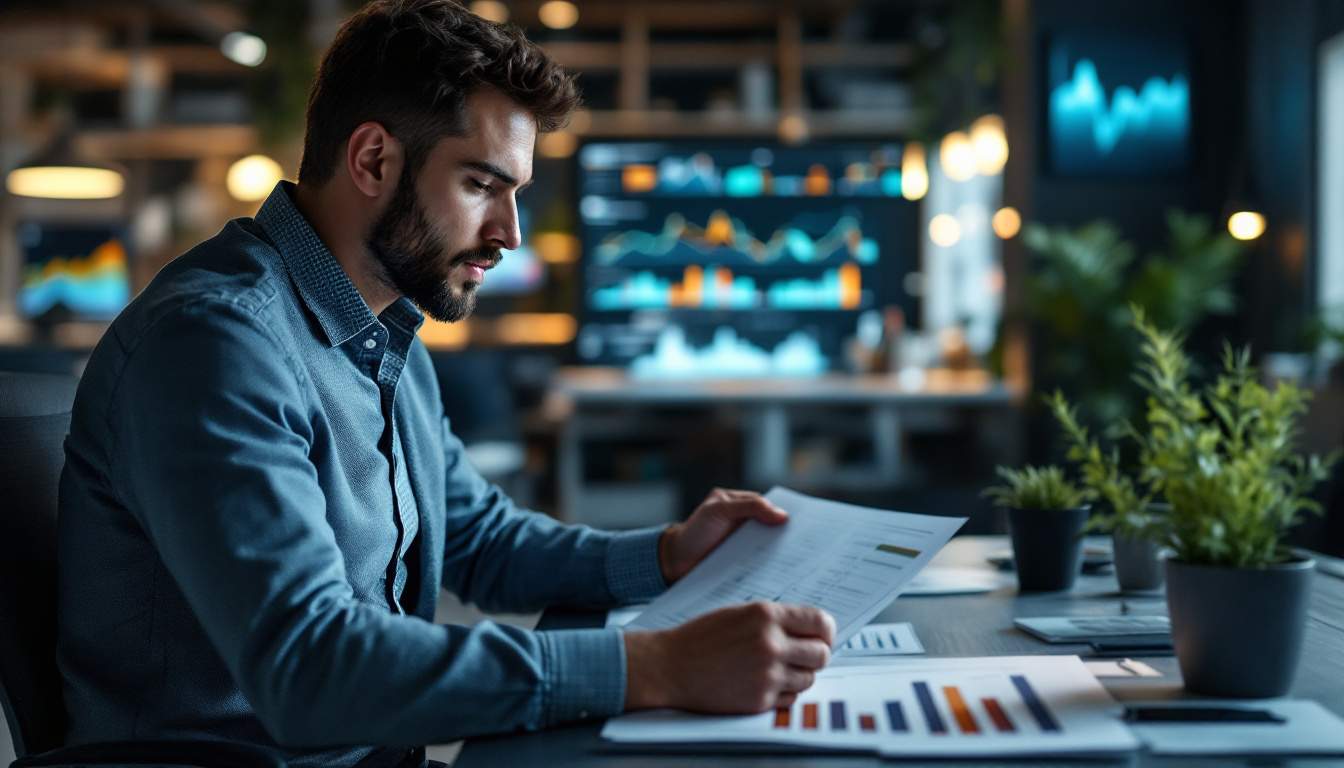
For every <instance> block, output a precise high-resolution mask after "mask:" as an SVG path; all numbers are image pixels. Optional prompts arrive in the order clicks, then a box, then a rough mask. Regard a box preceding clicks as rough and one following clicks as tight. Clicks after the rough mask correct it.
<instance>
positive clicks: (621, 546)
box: [607, 526, 667, 603]
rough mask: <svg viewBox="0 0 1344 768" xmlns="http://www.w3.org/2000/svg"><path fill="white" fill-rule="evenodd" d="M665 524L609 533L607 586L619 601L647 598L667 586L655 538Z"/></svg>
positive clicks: (658, 535)
mask: <svg viewBox="0 0 1344 768" xmlns="http://www.w3.org/2000/svg"><path fill="white" fill-rule="evenodd" d="M664 530H666V528H663V527H661V526H659V527H657V528H642V529H640V530H637V531H626V532H624V533H614V534H611V539H610V541H608V542H607V590H608V591H609V592H611V596H612V597H613V598H614V599H615V600H616V601H617V602H620V603H637V602H642V601H645V600H649V599H650V598H653V597H655V596H657V595H659V594H661V593H662V592H663V591H664V590H666V589H667V582H666V581H664V580H663V569H662V567H661V566H660V565H659V564H658V540H659V538H661V537H662V535H663V531H664Z"/></svg>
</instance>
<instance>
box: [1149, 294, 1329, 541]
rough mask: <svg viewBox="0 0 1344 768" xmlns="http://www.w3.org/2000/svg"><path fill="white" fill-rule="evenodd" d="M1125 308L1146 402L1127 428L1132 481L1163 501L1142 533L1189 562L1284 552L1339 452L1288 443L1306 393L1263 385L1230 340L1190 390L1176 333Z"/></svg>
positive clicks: (1247, 357) (1285, 385)
mask: <svg viewBox="0 0 1344 768" xmlns="http://www.w3.org/2000/svg"><path fill="white" fill-rule="evenodd" d="M1132 312H1133V326H1134V328H1135V329H1136V330H1137V331H1138V333H1139V336H1140V337H1141V339H1142V345H1141V362H1140V364H1139V366H1138V371H1137V373H1136V374H1135V381H1136V382H1137V383H1138V384H1139V386H1140V387H1141V388H1142V389H1143V391H1144V392H1145V393H1146V395H1147V403H1146V408H1145V412H1144V422H1145V423H1144V429H1143V430H1142V431H1139V430H1134V429H1131V430H1129V432H1130V435H1131V436H1132V438H1133V439H1134V440H1135V441H1136V442H1137V443H1138V447H1139V462H1140V467H1141V469H1140V475H1139V479H1140V481H1141V482H1142V483H1143V485H1144V486H1145V487H1146V490H1147V492H1149V493H1151V494H1153V495H1154V496H1159V497H1162V498H1165V499H1166V501H1167V502H1169V503H1170V505H1171V513H1170V514H1169V515H1165V516H1162V517H1160V518H1156V519H1155V520H1154V521H1153V527H1152V528H1151V529H1150V530H1149V531H1148V535H1149V536H1150V537H1151V538H1154V539H1156V540H1158V541H1160V542H1161V543H1163V544H1165V545H1167V546H1169V547H1171V548H1172V550H1174V552H1175V556H1176V557H1177V558H1178V559H1179V560H1182V561H1184V562H1188V563H1195V564H1203V565H1218V566H1231V567H1240V568H1254V567H1260V566H1264V565H1268V564H1272V563H1275V562H1281V561H1283V560H1284V559H1286V558H1287V557H1288V553H1287V552H1286V550H1285V548H1284V547H1283V546H1282V537H1283V535H1284V533H1285V532H1286V531H1287V530H1288V529H1289V528H1291V527H1292V526H1293V525H1294V524H1295V523H1296V522H1297V521H1298V520H1299V518H1300V516H1301V515H1302V513H1304V512H1319V511H1320V507H1319V505H1317V504H1316V503H1315V502H1314V501H1313V500H1312V499H1310V498H1309V497H1308V493H1309V492H1310V490H1311V488H1312V487H1313V486H1315V485H1316V483H1318V482H1320V481H1321V480H1323V479H1325V477H1326V476H1327V473H1328V470H1329V467H1330V465H1331V464H1332V463H1333V462H1334V461H1336V460H1337V459H1338V458H1339V453H1338V452H1335V453H1333V454H1331V455H1330V456H1329V457H1327V458H1325V459H1321V458H1320V457H1318V456H1314V455H1313V456H1310V457H1305V458H1304V457H1303V456H1301V455H1299V454H1298V453H1297V451H1296V449H1295V446H1294V442H1295V438H1296V436H1297V425H1298V421H1299V420H1300V418H1301V416H1302V414H1303V413H1304V412H1305V411H1306V404H1307V400H1308V398H1309V394H1308V393H1306V392H1304V391H1303V390H1301V389H1299V388H1298V387H1297V386H1295V385H1293V384H1291V383H1280V384H1278V385H1276V386H1275V387H1274V389H1272V390H1271V389H1269V388H1267V387H1265V386H1264V385H1262V384H1261V383H1259V381H1257V379H1256V377H1255V370H1254V369H1253V368H1252V367H1251V365H1250V352H1249V350H1241V351H1236V350H1234V349H1233V348H1232V347H1231V346H1230V345H1227V346H1225V348H1224V353H1223V368H1222V373H1221V374H1220V375H1219V376H1218V377H1217V378H1216V380H1215V381H1214V382H1213V383H1211V384H1209V385H1207V386H1205V387H1204V388H1202V389H1201V390H1196V389H1195V388H1194V387H1193V386H1192V385H1191V383H1190V360H1189V359H1188V358H1187V357H1186V355H1185V353H1184V351H1183V350H1182V340H1181V338H1180V336H1179V335H1178V334H1176V333H1174V332H1169V331H1162V330H1159V329H1158V328H1157V326H1156V325H1154V324H1152V323H1150V322H1149V321H1148V319H1147V317H1146V315H1145V313H1144V312H1143V310H1142V309H1140V308H1138V307H1134V308H1132Z"/></svg>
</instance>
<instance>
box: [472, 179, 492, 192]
mask: <svg viewBox="0 0 1344 768" xmlns="http://www.w3.org/2000/svg"><path fill="white" fill-rule="evenodd" d="M471 185H472V186H473V187H475V188H476V189H479V190H480V191H482V192H485V193H487V194H489V193H490V192H493V191H495V188H494V187H492V186H490V185H489V184H486V183H485V182H483V181H477V180H476V179H472V180H471Z"/></svg>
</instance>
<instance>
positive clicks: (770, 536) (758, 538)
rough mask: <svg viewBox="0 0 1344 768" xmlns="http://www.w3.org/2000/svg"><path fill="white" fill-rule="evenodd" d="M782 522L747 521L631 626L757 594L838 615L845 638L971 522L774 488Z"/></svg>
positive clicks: (673, 621) (840, 639)
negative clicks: (783, 515) (785, 515)
mask: <svg viewBox="0 0 1344 768" xmlns="http://www.w3.org/2000/svg"><path fill="white" fill-rule="evenodd" d="M765 497H766V498H767V499H769V500H770V501H771V502H772V503H774V504H775V505H777V506H779V507H782V508H783V509H784V510H785V511H787V512H788V513H789V521H788V522H787V523H784V524H783V525H764V524H762V523H758V522H756V521H754V520H753V521H748V522H746V523H744V524H743V525H742V527H740V528H738V529H737V530H736V531H734V532H733V534H732V535H731V536H729V537H728V538H727V539H726V540H724V542H723V543H722V544H720V545H719V546H718V547H717V548H716V549H715V550H714V551H713V552H711V553H710V554H709V556H708V557H706V558H705V559H704V560H703V561H702V562H701V563H700V564H699V565H698V566H696V567H695V569H694V570H692V571H691V572H690V573H689V574H687V575H686V576H685V577H684V578H683V579H682V580H681V581H678V582H677V583H676V584H674V585H672V587H671V588H670V589H668V590H667V591H666V592H664V593H663V594H662V595H661V596H659V597H658V598H657V599H656V600H654V601H653V602H652V603H650V604H649V608H648V610H646V611H644V612H643V613H641V614H640V615H639V616H638V617H636V618H635V620H634V621H632V622H630V623H629V624H628V625H627V626H629V627H631V628H632V629H667V628H669V627H675V626H677V625H679V624H682V623H684V622H686V621H688V620H690V619H693V618H695V617H697V616H700V615H702V614H705V613H709V612H710V611H713V610H716V609H718V608H723V607H725V606H729V605H737V604H739V603H748V602H752V601H755V600H769V601H774V602H779V603H802V604H805V605H812V606H816V607H818V608H822V609H824V610H826V611H827V612H829V613H830V614H831V616H832V617H834V618H835V623H836V628H837V631H836V638H835V641H836V643H837V644H841V643H844V642H845V641H846V640H848V639H849V638H850V637H852V636H853V635H854V633H856V632H858V631H859V628H860V627H862V626H863V625H865V624H867V623H868V622H869V621H870V620H872V618H873V617H874V616H876V615H877V614H878V613H879V612H881V611H882V609H883V608H885V607H887V605H889V604H890V603H891V601H892V600H894V599H896V596H897V595H899V594H900V592H901V589H902V588H903V587H904V586H905V585H906V584H907V583H908V582H909V581H910V580H911V579H912V578H914V576H915V574H916V573H918V572H919V570H920V569H921V568H923V567H924V565H925V564H926V563H928V561H929V560H931V559H932V558H933V556H934V554H936V553H937V552H938V550H939V549H941V548H942V547H943V545H944V544H946V543H947V542H948V540H949V539H951V538H952V534H954V533H956V531H957V529H958V528H960V527H961V526H962V524H963V523H965V522H966V518H964V517H936V516H931V515H914V514H909V513H905V512H888V511H885V510H880V509H870V508H868V507H857V506H853V505H851V504H841V503H839V502H834V501H825V500H822V499H815V498H812V497H809V496H804V495H802V494H800V493H795V492H793V491H790V490H787V489H784V488H775V489H773V490H771V491H770V492H769V493H767V494H766V496H765Z"/></svg>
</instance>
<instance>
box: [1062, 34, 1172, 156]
mask: <svg viewBox="0 0 1344 768" xmlns="http://www.w3.org/2000/svg"><path fill="white" fill-rule="evenodd" d="M1046 68H1047V72H1046V79H1047V83H1046V91H1047V93H1048V94H1049V96H1048V98H1047V100H1046V109H1047V115H1046V125H1047V127H1048V128H1047V130H1048V134H1049V135H1048V137H1047V144H1048V147H1049V151H1048V156H1049V163H1050V170H1051V171H1052V172H1054V173H1056V174H1059V175H1065V176H1102V177H1104V176H1154V175H1171V174H1175V173H1179V172H1181V171H1184V170H1186V168H1187V166H1188V163H1189V144H1190V65H1189V60H1188V55H1187V51H1186V47H1185V46H1184V45H1183V44H1182V41H1181V40H1180V38H1179V37H1170V38H1160V37H1158V38H1154V37H1150V36H1144V37H1142V38H1133V37H1131V38H1126V37H1124V36H1114V35H1107V36H1105V37H1101V36H1088V35H1058V36H1055V37H1054V38H1053V39H1051V41H1050V43H1049V45H1048V50H1047V56H1046Z"/></svg>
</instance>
